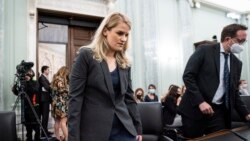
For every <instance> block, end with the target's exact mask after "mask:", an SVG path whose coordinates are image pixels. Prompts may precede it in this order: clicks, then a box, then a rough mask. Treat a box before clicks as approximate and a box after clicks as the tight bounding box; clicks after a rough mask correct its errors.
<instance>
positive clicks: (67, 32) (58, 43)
mask: <svg viewBox="0 0 250 141" xmlns="http://www.w3.org/2000/svg"><path fill="white" fill-rule="evenodd" d="M101 20H102V18H101V17H91V16H86V15H76V14H71V13H58V12H55V11H48V10H47V11H45V10H38V43H37V54H38V58H37V67H38V68H37V70H39V72H41V70H40V69H41V67H42V66H43V65H47V66H49V67H50V74H49V79H50V81H51V79H52V77H53V75H54V74H55V73H56V72H57V71H58V69H59V68H60V67H62V66H67V67H68V68H69V69H70V70H71V67H72V64H73V61H74V59H75V57H76V55H77V51H78V50H79V48H80V47H82V46H86V45H88V44H89V43H90V42H91V41H92V38H93V36H94V33H95V30H96V29H97V28H98V26H99V24H100V22H101ZM37 74H39V73H38V72H37Z"/></svg>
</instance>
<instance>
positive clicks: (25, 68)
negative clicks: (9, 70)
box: [16, 60, 34, 78]
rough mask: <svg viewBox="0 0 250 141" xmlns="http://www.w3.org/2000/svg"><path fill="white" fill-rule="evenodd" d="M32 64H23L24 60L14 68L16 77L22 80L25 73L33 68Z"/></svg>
mask: <svg viewBox="0 0 250 141" xmlns="http://www.w3.org/2000/svg"><path fill="white" fill-rule="evenodd" d="M33 65H34V63H33V62H25V61H24V60H23V61H22V62H21V63H20V64H18V65H17V66H16V71H17V75H18V76H19V77H22V78H24V77H25V75H26V74H27V72H28V71H29V70H30V69H31V68H32V67H33Z"/></svg>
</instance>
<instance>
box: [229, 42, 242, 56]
mask: <svg viewBox="0 0 250 141" xmlns="http://www.w3.org/2000/svg"><path fill="white" fill-rule="evenodd" d="M242 51H243V46H242V45H240V44H239V43H234V44H232V46H231V47H230V52H232V53H237V54H239V53H240V52H242Z"/></svg>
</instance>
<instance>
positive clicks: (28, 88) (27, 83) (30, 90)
mask: <svg viewBox="0 0 250 141" xmlns="http://www.w3.org/2000/svg"><path fill="white" fill-rule="evenodd" d="M34 75H35V74H34V71H33V70H32V69H29V70H28V71H27V73H26V74H25V76H24V83H23V84H22V85H24V86H20V84H18V83H16V84H15V85H14V86H13V88H12V92H13V93H14V94H15V95H17V96H18V95H19V93H20V91H21V87H23V88H24V91H25V92H26V93H27V95H26V96H28V98H29V99H30V101H31V103H32V105H29V102H28V100H27V99H26V98H25V95H21V98H22V99H23V100H24V105H23V106H24V109H23V110H24V119H25V122H24V123H23V124H24V125H25V127H26V130H27V134H26V137H27V141H33V139H32V131H33V130H34V131H35V139H34V140H35V141H40V130H39V124H38V123H37V120H36V117H35V115H34V113H33V112H32V109H31V106H33V107H34V109H35V111H36V113H37V115H39V114H40V112H39V83H38V82H36V81H35V80H33V77H34ZM21 83H22V82H21ZM21 106H22V105H21Z"/></svg>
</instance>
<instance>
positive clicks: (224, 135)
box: [188, 126, 250, 141]
mask: <svg viewBox="0 0 250 141" xmlns="http://www.w3.org/2000/svg"><path fill="white" fill-rule="evenodd" d="M232 131H234V132H236V133H238V134H240V135H241V136H243V137H244V138H246V139H248V140H249V141H250V128H249V127H247V126H243V127H239V128H235V129H232ZM188 141H242V139H241V138H239V137H238V136H236V135H235V134H234V133H232V132H231V131H230V130H221V131H218V132H215V133H211V134H208V135H206V136H203V137H200V138H195V139H191V140H188Z"/></svg>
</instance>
